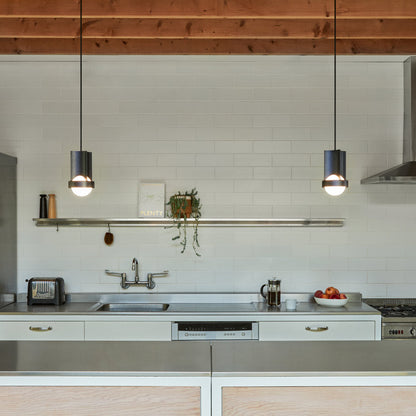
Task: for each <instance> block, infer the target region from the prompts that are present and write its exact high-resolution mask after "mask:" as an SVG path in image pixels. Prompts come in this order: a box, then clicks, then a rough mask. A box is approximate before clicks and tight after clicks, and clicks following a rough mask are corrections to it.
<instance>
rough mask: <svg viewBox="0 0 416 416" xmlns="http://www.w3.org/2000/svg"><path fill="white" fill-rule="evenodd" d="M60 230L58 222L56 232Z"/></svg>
mask: <svg viewBox="0 0 416 416" xmlns="http://www.w3.org/2000/svg"><path fill="white" fill-rule="evenodd" d="M58 231H59V224H58V223H56V232H58Z"/></svg>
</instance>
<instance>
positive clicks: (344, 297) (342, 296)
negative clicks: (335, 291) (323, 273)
mask: <svg viewBox="0 0 416 416" xmlns="http://www.w3.org/2000/svg"><path fill="white" fill-rule="evenodd" d="M339 298H340V299H347V297H346V296H345V294H344V293H340V295H339Z"/></svg>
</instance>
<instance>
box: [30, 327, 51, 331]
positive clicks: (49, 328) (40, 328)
mask: <svg viewBox="0 0 416 416" xmlns="http://www.w3.org/2000/svg"><path fill="white" fill-rule="evenodd" d="M29 329H30V330H31V331H34V332H48V331H52V327H51V326H48V327H46V326H30V327H29Z"/></svg>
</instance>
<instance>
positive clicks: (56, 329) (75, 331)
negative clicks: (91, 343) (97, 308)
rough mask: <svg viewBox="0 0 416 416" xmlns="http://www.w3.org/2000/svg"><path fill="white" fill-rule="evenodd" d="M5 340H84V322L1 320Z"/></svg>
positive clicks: (0, 326)
mask: <svg viewBox="0 0 416 416" xmlns="http://www.w3.org/2000/svg"><path fill="white" fill-rule="evenodd" d="M0 339H1V340H3V341H25V340H26V341H36V340H39V341H48V340H55V341H83V340H84V322H53V321H23V322H20V321H14V322H0Z"/></svg>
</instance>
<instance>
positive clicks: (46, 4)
mask: <svg viewBox="0 0 416 416" xmlns="http://www.w3.org/2000/svg"><path fill="white" fill-rule="evenodd" d="M337 14H338V16H339V17H341V16H352V17H377V18H387V17H397V18H409V17H416V1H414V0H338V3H337ZM83 15H84V16H85V17H139V16H154V17H163V16H178V17H180V16H191V17H192V16H226V17H243V18H247V17H256V16H257V17H258V16H268V17H287V16H292V17H317V18H319V17H321V18H323V17H330V16H333V0H174V1H172V0H105V1H104V0H84V2H83ZM0 16H3V17H4V16H10V17H30V16H32V17H33V16H44V17H47V16H49V17H77V16H79V0H0Z"/></svg>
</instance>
